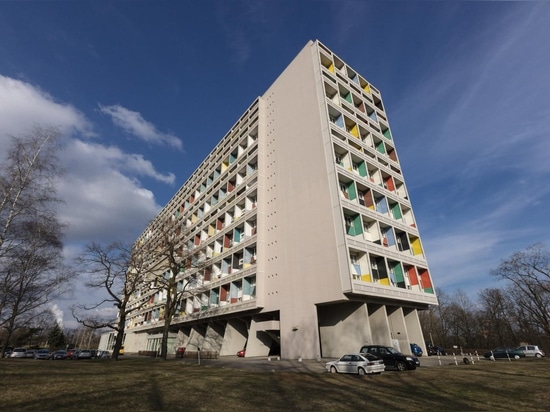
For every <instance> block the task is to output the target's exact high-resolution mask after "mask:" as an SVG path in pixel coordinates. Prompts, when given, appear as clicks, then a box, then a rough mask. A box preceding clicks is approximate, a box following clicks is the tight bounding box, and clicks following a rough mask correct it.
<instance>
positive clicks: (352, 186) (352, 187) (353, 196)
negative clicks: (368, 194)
mask: <svg viewBox="0 0 550 412" xmlns="http://www.w3.org/2000/svg"><path fill="white" fill-rule="evenodd" d="M348 195H349V198H350V200H354V199H356V198H357V191H356V190H355V184H354V182H350V183H349V185H348Z"/></svg>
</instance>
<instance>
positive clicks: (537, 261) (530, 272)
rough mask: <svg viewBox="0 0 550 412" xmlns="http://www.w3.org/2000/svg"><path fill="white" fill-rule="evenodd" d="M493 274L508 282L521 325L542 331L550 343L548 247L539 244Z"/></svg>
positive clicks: (519, 254) (549, 269) (502, 263)
mask: <svg viewBox="0 0 550 412" xmlns="http://www.w3.org/2000/svg"><path fill="white" fill-rule="evenodd" d="M491 274H492V275H493V276H497V277H499V278H501V279H504V280H506V281H507V282H509V284H510V287H509V288H508V292H509V293H510V295H511V297H512V299H513V301H514V303H515V306H516V310H517V313H518V314H520V316H521V319H520V322H521V323H522V324H524V325H527V326H529V328H531V329H535V330H539V331H541V332H542V333H543V334H544V336H545V337H546V339H547V340H549V341H550V253H549V252H548V250H547V249H546V247H545V246H544V245H543V244H541V243H538V244H535V245H532V246H529V247H528V248H527V249H525V250H524V251H521V252H516V253H514V254H512V256H510V258H508V259H506V260H503V261H502V262H501V263H500V265H499V266H498V268H496V269H494V270H492V271H491Z"/></svg>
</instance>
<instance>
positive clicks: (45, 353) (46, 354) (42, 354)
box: [34, 349, 52, 359]
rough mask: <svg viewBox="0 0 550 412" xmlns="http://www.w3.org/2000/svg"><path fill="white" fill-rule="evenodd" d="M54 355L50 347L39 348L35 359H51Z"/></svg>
mask: <svg viewBox="0 0 550 412" xmlns="http://www.w3.org/2000/svg"><path fill="white" fill-rule="evenodd" d="M51 356H52V354H51V352H50V350H49V349H38V350H37V351H36V352H35V353H34V359H50V358H51Z"/></svg>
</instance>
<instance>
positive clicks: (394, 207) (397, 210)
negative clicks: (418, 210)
mask: <svg viewBox="0 0 550 412" xmlns="http://www.w3.org/2000/svg"><path fill="white" fill-rule="evenodd" d="M391 212H392V215H393V218H394V219H401V218H402V217H403V215H402V214H401V209H400V208H399V204H398V203H396V204H394V205H392V207H391Z"/></svg>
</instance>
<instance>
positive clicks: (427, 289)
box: [424, 288, 434, 294]
mask: <svg viewBox="0 0 550 412" xmlns="http://www.w3.org/2000/svg"><path fill="white" fill-rule="evenodd" d="M424 292H426V293H432V294H433V293H434V290H433V288H424Z"/></svg>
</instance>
